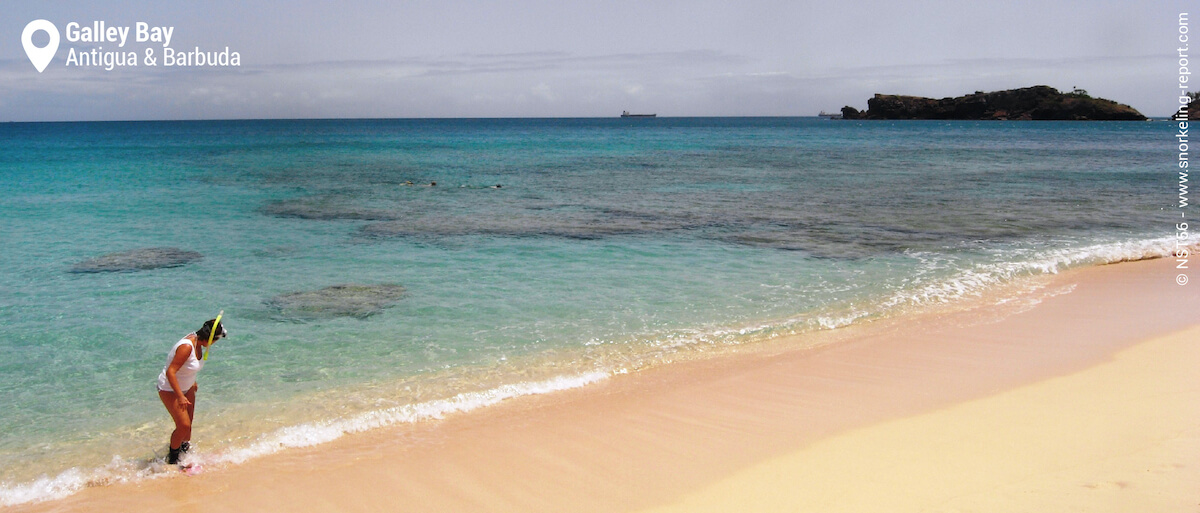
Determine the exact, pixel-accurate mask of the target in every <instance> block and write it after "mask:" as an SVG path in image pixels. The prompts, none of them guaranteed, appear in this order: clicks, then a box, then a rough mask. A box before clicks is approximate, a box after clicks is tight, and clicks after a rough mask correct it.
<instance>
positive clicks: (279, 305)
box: [266, 283, 404, 319]
mask: <svg viewBox="0 0 1200 513" xmlns="http://www.w3.org/2000/svg"><path fill="white" fill-rule="evenodd" d="M403 296H404V287H402V286H400V285H396V284H391V283H384V284H379V285H359V284H353V283H348V284H342V285H333V286H330V287H325V288H323V289H317V290H310V291H301V292H289V293H287V294H280V295H278V296H275V297H273V298H271V299H269V300H267V301H266V303H267V306H269V307H271V308H273V309H275V310H277V311H278V312H279V313H280V314H281V315H284V316H286V317H293V318H301V319H321V318H330V317H357V318H360V319H361V318H366V317H369V316H371V315H374V314H377V313H379V312H381V311H383V309H384V308H387V307H388V306H391V305H392V304H394V303H395V302H396V301H398V300H399V299H400V298H401V297H403Z"/></svg>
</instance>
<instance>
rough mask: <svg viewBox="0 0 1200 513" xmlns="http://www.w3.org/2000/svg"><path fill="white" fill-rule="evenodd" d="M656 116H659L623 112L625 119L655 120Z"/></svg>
mask: <svg viewBox="0 0 1200 513" xmlns="http://www.w3.org/2000/svg"><path fill="white" fill-rule="evenodd" d="M656 116H658V114H630V113H629V111H627V110H624V111H621V117H623V118H653V117H656Z"/></svg>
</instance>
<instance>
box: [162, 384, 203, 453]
mask: <svg viewBox="0 0 1200 513" xmlns="http://www.w3.org/2000/svg"><path fill="white" fill-rule="evenodd" d="M194 397H195V395H194V394H193V395H192V397H189V398H188V400H189V401H194V400H195V399H194ZM158 398H159V399H162V403H163V406H166V407H167V413H170V414H171V420H174V421H175V431H172V432H171V449H178V448H179V444H182V443H183V442H184V441H185V440H189V439H191V438H192V415H191V414H190V413H189V412H188V411H187V410H184V409H182V408H180V407H179V404H178V403H177V402H175V392H163V391H162V390H159V391H158ZM193 404H194V403H193ZM190 409H191V408H188V410H190Z"/></svg>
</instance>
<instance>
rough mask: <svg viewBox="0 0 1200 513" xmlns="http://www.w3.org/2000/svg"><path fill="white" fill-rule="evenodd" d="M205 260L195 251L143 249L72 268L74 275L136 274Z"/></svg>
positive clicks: (110, 255) (89, 261)
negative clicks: (136, 272) (135, 272)
mask: <svg viewBox="0 0 1200 513" xmlns="http://www.w3.org/2000/svg"><path fill="white" fill-rule="evenodd" d="M201 258H204V255H201V254H200V253H197V252H195V251H184V250H182V249H179V248H142V249H132V250H129V251H121V252H117V253H109V254H107V255H101V256H98V257H96V258H90V259H87V260H84V261H82V262H79V263H77V264H75V265H74V266H73V267H71V272H74V273H108V272H134V271H146V270H150V269H161V268H164V267H179V266H181V265H184V264H187V263H188V262H194V261H196V260H199V259H201Z"/></svg>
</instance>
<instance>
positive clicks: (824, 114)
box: [817, 111, 842, 119]
mask: <svg viewBox="0 0 1200 513" xmlns="http://www.w3.org/2000/svg"><path fill="white" fill-rule="evenodd" d="M817 115H818V116H820V117H823V118H829V119H842V113H841V112H838V113H836V114H830V113H828V112H825V111H821V113H820V114H817Z"/></svg>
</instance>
